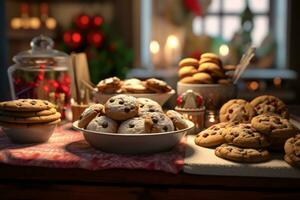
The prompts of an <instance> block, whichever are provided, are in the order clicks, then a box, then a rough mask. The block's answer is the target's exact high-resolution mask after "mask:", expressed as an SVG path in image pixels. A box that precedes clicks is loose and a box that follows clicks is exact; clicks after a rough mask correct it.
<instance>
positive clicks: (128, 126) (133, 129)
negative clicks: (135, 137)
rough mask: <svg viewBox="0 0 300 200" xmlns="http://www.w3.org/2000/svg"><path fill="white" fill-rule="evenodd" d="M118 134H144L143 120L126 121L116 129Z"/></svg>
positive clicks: (137, 118)
mask: <svg viewBox="0 0 300 200" xmlns="http://www.w3.org/2000/svg"><path fill="white" fill-rule="evenodd" d="M118 133H126V134H128V133H129V134H139V133H146V130H145V119H144V118H143V117H134V118H132V119H128V120H126V121H124V122H123V123H122V124H121V125H120V127H119V129H118Z"/></svg>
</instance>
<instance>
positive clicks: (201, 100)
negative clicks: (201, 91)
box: [196, 96, 203, 107]
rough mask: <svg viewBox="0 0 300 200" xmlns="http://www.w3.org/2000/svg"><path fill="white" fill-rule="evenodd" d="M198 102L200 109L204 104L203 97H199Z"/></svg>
mask: <svg viewBox="0 0 300 200" xmlns="http://www.w3.org/2000/svg"><path fill="white" fill-rule="evenodd" d="M196 102H197V105H198V107H202V104H203V98H202V96H197V97H196Z"/></svg>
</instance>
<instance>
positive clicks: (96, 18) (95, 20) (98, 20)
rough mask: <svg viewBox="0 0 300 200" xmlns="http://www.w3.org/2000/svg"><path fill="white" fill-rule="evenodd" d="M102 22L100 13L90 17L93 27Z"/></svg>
mask: <svg viewBox="0 0 300 200" xmlns="http://www.w3.org/2000/svg"><path fill="white" fill-rule="evenodd" d="M103 23H104V19H103V17H102V16H100V15H95V16H94V17H93V18H92V26H93V27H94V28H99V27H100V26H101V25H102V24H103Z"/></svg>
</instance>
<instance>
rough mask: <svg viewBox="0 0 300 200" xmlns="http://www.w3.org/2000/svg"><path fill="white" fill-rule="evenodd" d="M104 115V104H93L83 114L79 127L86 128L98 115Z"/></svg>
mask: <svg viewBox="0 0 300 200" xmlns="http://www.w3.org/2000/svg"><path fill="white" fill-rule="evenodd" d="M103 113H104V106H103V105H102V104H93V105H91V106H89V107H88V108H86V109H85V110H84V111H83V112H82V113H81V115H80V117H79V121H78V127H79V128H85V127H86V126H87V125H88V124H89V123H90V121H92V120H93V119H94V118H95V117H96V116H97V115H99V114H103Z"/></svg>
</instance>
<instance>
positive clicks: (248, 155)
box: [215, 144, 271, 163]
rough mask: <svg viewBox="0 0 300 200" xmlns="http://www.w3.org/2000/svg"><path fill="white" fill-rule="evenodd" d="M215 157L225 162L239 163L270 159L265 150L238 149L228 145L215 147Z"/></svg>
mask: <svg viewBox="0 0 300 200" xmlns="http://www.w3.org/2000/svg"><path fill="white" fill-rule="evenodd" d="M215 155H216V156H218V157H220V158H223V159H226V160H231V161H234V162H240V163H258V162H265V161H268V160H269V159H270V158H271V155H270V153H269V152H268V151H267V150H263V149H252V148H239V147H236V146H232V145H228V144H223V145H221V146H219V147H217V148H216V150H215Z"/></svg>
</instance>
